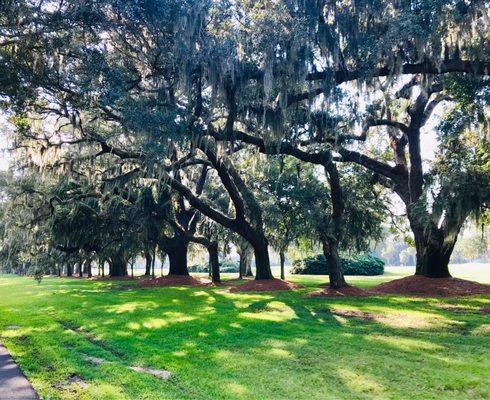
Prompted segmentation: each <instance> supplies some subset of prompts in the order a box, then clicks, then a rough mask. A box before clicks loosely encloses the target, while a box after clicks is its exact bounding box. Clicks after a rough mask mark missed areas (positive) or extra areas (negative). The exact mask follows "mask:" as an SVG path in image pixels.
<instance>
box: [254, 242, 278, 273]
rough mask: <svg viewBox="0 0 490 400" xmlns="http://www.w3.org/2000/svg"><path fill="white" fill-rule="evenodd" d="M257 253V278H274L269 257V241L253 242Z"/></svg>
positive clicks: (255, 253)
mask: <svg viewBox="0 0 490 400" xmlns="http://www.w3.org/2000/svg"><path fill="white" fill-rule="evenodd" d="M252 246H253V248H254V255H255V280H263V279H274V277H273V276H272V271H271V263H270V259H269V249H268V246H267V241H266V240H264V241H262V242H258V243H253V244H252Z"/></svg>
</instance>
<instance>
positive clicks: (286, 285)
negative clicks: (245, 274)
mask: <svg viewBox="0 0 490 400" xmlns="http://www.w3.org/2000/svg"><path fill="white" fill-rule="evenodd" d="M302 287H304V286H301V285H298V284H296V283H292V282H287V281H283V280H281V279H263V280H258V281H256V280H253V281H248V282H247V283H244V284H242V285H236V286H232V287H231V288H230V292H232V293H240V292H272V291H278V290H296V289H301V288H302Z"/></svg>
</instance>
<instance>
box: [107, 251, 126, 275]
mask: <svg viewBox="0 0 490 400" xmlns="http://www.w3.org/2000/svg"><path fill="white" fill-rule="evenodd" d="M109 275H110V276H127V275H128V257H127V256H126V255H125V254H124V252H123V251H118V252H116V253H114V254H112V255H111V258H110V265H109Z"/></svg>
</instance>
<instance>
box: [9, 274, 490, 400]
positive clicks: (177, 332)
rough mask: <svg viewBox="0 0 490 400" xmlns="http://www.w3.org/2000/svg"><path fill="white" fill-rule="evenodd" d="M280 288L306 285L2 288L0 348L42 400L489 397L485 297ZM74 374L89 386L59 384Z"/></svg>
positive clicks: (16, 282) (46, 283)
mask: <svg viewBox="0 0 490 400" xmlns="http://www.w3.org/2000/svg"><path fill="white" fill-rule="evenodd" d="M395 277H397V274H396V273H393V272H392V273H391V275H390V274H388V275H386V276H383V277H378V278H362V279H360V278H351V279H350V281H351V282H352V283H355V284H358V285H360V286H364V287H367V286H372V285H374V284H376V283H379V282H381V281H385V280H389V279H393V278H395ZM292 279H294V280H295V281H298V282H300V283H303V284H305V285H306V286H307V287H306V288H305V289H303V290H300V291H297V292H294V293H292V292H278V293H271V294H257V293H250V294H248V293H247V294H230V293H228V292H227V291H226V290H224V289H223V288H204V289H203V288H159V289H143V290H141V289H136V288H134V287H133V286H132V283H131V282H129V283H128V282H100V281H99V282H97V281H86V280H76V279H71V280H69V279H57V278H51V279H44V280H43V281H42V283H41V284H40V285H38V284H37V283H35V282H34V281H33V280H32V279H29V278H18V277H9V276H4V277H0V336H1V341H2V342H3V343H4V344H5V345H6V346H7V348H8V349H9V350H10V351H11V353H12V354H13V356H14V357H15V359H16V360H17V361H18V362H19V364H20V365H21V367H22V368H23V370H24V372H25V373H26V375H27V376H28V377H29V379H30V380H31V381H32V383H33V385H34V386H35V388H36V389H37V390H38V391H39V393H40V394H41V395H42V396H43V398H46V399H51V398H53V399H58V398H61V399H72V398H73V399H370V398H376V399H424V400H425V399H486V398H490V390H489V385H488V378H489V376H490V362H489V360H490V341H489V336H490V322H489V317H488V314H487V315H484V314H481V313H479V310H480V308H481V307H483V306H488V305H490V297H489V296H477V297H471V298H457V299H427V298H423V299H421V298H407V297H397V296H385V297H372V298H335V299H331V298H328V299H327V298H308V297H306V296H305V294H306V293H307V292H308V291H311V290H313V289H314V288H315V287H316V286H317V285H318V284H319V283H322V282H324V281H325V278H324V277H298V276H296V277H293V278H292ZM450 307H456V308H454V309H450ZM87 355H88V356H95V357H99V358H103V359H105V360H107V361H108V363H104V364H102V365H93V364H92V363H90V362H89V361H86V360H85V358H84V357H86V356H87ZM130 366H144V367H149V368H154V369H165V370H168V371H171V372H172V374H173V377H172V378H171V379H170V380H168V381H163V380H159V379H158V378H155V377H153V376H150V375H146V374H144V373H140V372H134V371H132V370H130V369H129V367H130ZM74 375H76V376H78V377H81V378H82V379H83V380H84V381H85V382H86V384H87V385H88V386H87V387H86V388H84V389H82V388H81V387H80V386H78V385H77V384H75V383H72V384H69V383H68V381H67V380H68V378H69V377H70V376H74Z"/></svg>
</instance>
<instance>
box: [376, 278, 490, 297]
mask: <svg viewBox="0 0 490 400" xmlns="http://www.w3.org/2000/svg"><path fill="white" fill-rule="evenodd" d="M369 293H372V294H403V295H416V296H428V297H434V296H437V297H451V296H471V295H475V294H490V285H485V284H482V283H478V282H473V281H467V280H464V279H458V278H427V277H425V276H418V275H414V276H407V277H405V278H402V279H396V280H394V281H391V282H386V283H382V284H381V285H378V286H376V287H374V288H372V289H371V290H370V291H369Z"/></svg>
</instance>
